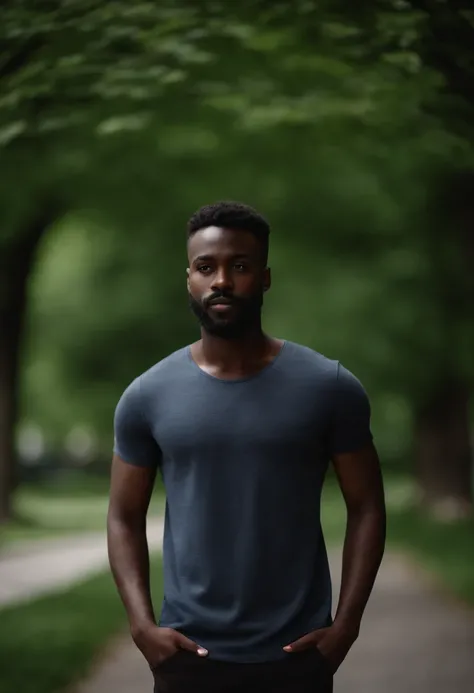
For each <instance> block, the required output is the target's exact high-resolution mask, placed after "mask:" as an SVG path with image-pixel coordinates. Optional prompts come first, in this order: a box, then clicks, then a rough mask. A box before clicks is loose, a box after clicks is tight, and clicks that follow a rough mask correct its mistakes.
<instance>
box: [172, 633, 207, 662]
mask: <svg viewBox="0 0 474 693" xmlns="http://www.w3.org/2000/svg"><path fill="white" fill-rule="evenodd" d="M178 645H179V647H181V649H183V650H190V652H196V653H197V654H198V655H199V656H200V657H205V656H206V655H207V654H208V652H207V650H206V648H205V647H201V646H200V645H197V644H196V643H195V642H194V640H190V639H189V638H187V637H186V636H185V635H180V636H179V638H178Z"/></svg>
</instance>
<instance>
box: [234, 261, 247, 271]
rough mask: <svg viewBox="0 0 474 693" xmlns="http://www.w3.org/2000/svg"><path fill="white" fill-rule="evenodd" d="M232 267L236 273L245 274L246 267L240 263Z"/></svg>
mask: <svg viewBox="0 0 474 693" xmlns="http://www.w3.org/2000/svg"><path fill="white" fill-rule="evenodd" d="M234 267H235V269H236V270H237V271H238V272H245V271H246V269H247V265H244V264H243V263H242V262H237V263H236V264H235V265H234Z"/></svg>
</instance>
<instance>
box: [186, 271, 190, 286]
mask: <svg viewBox="0 0 474 693" xmlns="http://www.w3.org/2000/svg"><path fill="white" fill-rule="evenodd" d="M186 286H187V287H188V291H189V290H190V289H189V267H188V268H187V269H186Z"/></svg>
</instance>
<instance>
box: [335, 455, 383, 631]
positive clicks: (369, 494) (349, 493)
mask: <svg viewBox="0 0 474 693" xmlns="http://www.w3.org/2000/svg"><path fill="white" fill-rule="evenodd" d="M332 462H333V465H334V469H335V471H336V475H337V478H338V481H339V485H340V487H341V491H342V494H343V496H344V501H345V504H346V508H347V525H346V536H345V541H344V550H343V561H342V576H341V592H340V596H339V603H338V607H337V611H336V615H335V619H334V622H335V624H336V625H338V626H339V625H341V626H342V627H343V628H344V629H347V630H348V631H349V632H350V633H353V634H354V637H357V635H358V633H359V628H360V623H361V620H362V615H363V613H364V610H365V607H366V604H367V601H368V599H369V597H370V594H371V591H372V588H373V585H374V582H375V578H376V576H377V572H378V570H379V567H380V563H381V560H382V556H383V553H384V548H385V533H386V511H385V498H384V490H383V481H382V473H381V470H380V462H379V458H378V455H377V451H376V449H375V447H374V445H372V444H371V445H369V446H367V447H365V448H364V449H362V450H360V451H358V452H348V453H342V454H335V455H333V458H332Z"/></svg>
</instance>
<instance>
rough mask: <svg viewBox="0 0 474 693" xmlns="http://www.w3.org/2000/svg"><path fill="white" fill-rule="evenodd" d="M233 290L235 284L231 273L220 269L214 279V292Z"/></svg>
mask: <svg viewBox="0 0 474 693" xmlns="http://www.w3.org/2000/svg"><path fill="white" fill-rule="evenodd" d="M232 288H233V282H232V277H231V274H230V272H228V271H227V270H226V269H225V268H222V269H219V270H218V271H217V272H216V273H215V274H214V277H213V280H212V287H211V289H212V290H213V291H221V292H225V291H231V290H232Z"/></svg>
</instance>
